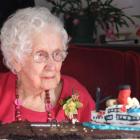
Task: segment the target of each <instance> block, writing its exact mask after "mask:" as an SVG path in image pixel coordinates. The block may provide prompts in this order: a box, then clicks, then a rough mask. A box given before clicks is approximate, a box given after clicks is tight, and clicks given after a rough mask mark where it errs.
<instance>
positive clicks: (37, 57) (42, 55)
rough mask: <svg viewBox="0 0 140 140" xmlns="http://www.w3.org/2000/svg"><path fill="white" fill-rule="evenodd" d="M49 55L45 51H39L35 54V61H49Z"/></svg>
mask: <svg viewBox="0 0 140 140" xmlns="http://www.w3.org/2000/svg"><path fill="white" fill-rule="evenodd" d="M48 58H49V54H48V53H46V52H44V51H38V52H36V53H35V54H34V61H35V62H37V63H42V62H45V61H46V60H48Z"/></svg>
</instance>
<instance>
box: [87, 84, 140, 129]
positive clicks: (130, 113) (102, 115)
mask: <svg viewBox="0 0 140 140" xmlns="http://www.w3.org/2000/svg"><path fill="white" fill-rule="evenodd" d="M106 105H107V107H106V109H105V110H99V111H98V112H97V111H92V112H91V120H92V123H91V125H92V127H93V128H94V127H95V128H96V129H119V130H129V129H130V130H140V104H139V101H138V99H137V98H135V97H134V98H132V97H131V88H130V86H129V85H124V86H120V87H119V93H118V98H117V99H109V100H107V101H106ZM93 124H94V125H93ZM108 124H109V126H108ZM88 125H90V124H88ZM134 127H135V128H134Z"/></svg>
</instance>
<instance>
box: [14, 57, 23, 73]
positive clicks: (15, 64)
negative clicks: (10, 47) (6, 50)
mask: <svg viewBox="0 0 140 140" xmlns="http://www.w3.org/2000/svg"><path fill="white" fill-rule="evenodd" d="M12 65H13V68H14V69H15V72H16V73H18V72H20V71H21V63H19V61H17V60H16V59H13V61H12Z"/></svg>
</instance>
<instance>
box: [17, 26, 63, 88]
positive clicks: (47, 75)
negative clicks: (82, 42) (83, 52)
mask: <svg viewBox="0 0 140 140" xmlns="http://www.w3.org/2000/svg"><path fill="white" fill-rule="evenodd" d="M62 45H63V44H62V37H61V35H60V33H58V32H56V31H54V30H52V29H51V28H50V29H49V30H48V29H47V31H46V30H44V31H43V32H40V33H36V34H34V36H33V50H32V53H31V54H30V55H28V56H27V59H25V62H24V65H23V66H22V67H21V71H20V72H19V77H20V79H21V81H22V82H23V83H24V84H26V85H28V86H31V87H33V89H36V90H38V89H43V90H48V89H52V88H55V87H56V86H57V84H58V83H59V82H60V70H61V65H62V61H57V60H59V59H60V58H59V56H57V54H58V53H59V52H61V51H63V46H62ZM54 55H55V56H54ZM54 57H55V58H56V59H57V60H55V59H54ZM57 57H58V58H57Z"/></svg>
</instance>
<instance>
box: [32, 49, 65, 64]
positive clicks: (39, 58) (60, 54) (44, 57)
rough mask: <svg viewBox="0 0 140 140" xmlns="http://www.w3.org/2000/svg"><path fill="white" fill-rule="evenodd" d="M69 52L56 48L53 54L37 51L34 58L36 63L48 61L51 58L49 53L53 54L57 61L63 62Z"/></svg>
mask: <svg viewBox="0 0 140 140" xmlns="http://www.w3.org/2000/svg"><path fill="white" fill-rule="evenodd" d="M67 54H68V52H67V51H65V50H56V51H54V52H52V54H49V53H48V52H45V51H42V50H41V51H37V52H36V53H35V54H34V55H33V59H34V61H35V62H36V63H44V62H47V61H48V59H49V57H50V56H49V55H51V56H52V58H53V60H54V61H56V62H63V61H64V60H65V58H66V56H67Z"/></svg>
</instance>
